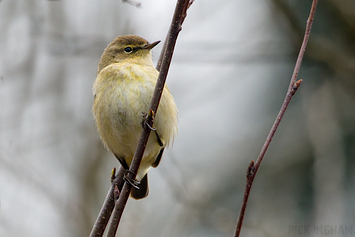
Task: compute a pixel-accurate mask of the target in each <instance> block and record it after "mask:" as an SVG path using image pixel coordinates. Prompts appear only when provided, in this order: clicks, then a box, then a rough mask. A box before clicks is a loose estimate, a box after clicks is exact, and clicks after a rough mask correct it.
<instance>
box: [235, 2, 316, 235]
mask: <svg viewBox="0 0 355 237" xmlns="http://www.w3.org/2000/svg"><path fill="white" fill-rule="evenodd" d="M317 2H318V0H313V3H312V7H311V11H310V14H309V17H308V20H307V25H306V31H305V34H304V38H303V42H302V45H301V49H300V52H299V54H298V57H297V61H296V65H295V68H294V71H293V74H292V77H291V81H290V85H289V88H288V91H287V94H286V97H285V100H284V102H283V104H282V107H281V109H280V112H279V114H278V115H277V117H276V120H275V122H274V124H273V126H272V127H271V130H270V132H269V135H268V136H267V138H266V141H265V143H264V145H263V147H262V149H261V151H260V154H259V156H258V158H257V160H256V162H255V164H254V161H252V162H251V163H250V165H249V167H248V172H247V183H246V187H245V192H244V198H243V202H242V206H241V209H240V212H239V217H238V221H237V226H236V230H235V234H234V237H239V235H240V231H241V228H242V225H243V219H244V214H245V209H246V206H247V202H248V199H249V194H250V190H251V186H252V184H253V181H254V178H255V175H256V173H257V171H258V169H259V167H260V164H261V162H262V160H263V158H264V156H265V153H266V151H267V149H268V147H269V145H270V142H271V140H272V138H273V137H274V134H275V132H276V130H277V128H278V126H279V124H280V122H281V119H282V117H283V115H284V114H285V111H286V109H287V107H288V104H289V103H290V101H291V99H292V97H293V95H294V94H295V93H296V91H297V89H298V88H299V86H300V84H301V82H302V80H298V81H296V80H297V76H298V72H299V70H300V68H301V63H302V59H303V56H304V53H305V51H306V46H307V43H308V39H309V35H310V32H311V28H312V23H313V19H314V14H315V11H316V6H317Z"/></svg>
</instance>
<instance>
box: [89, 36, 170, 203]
mask: <svg viewBox="0 0 355 237" xmlns="http://www.w3.org/2000/svg"><path fill="white" fill-rule="evenodd" d="M158 43H159V41H157V42H154V43H152V44H149V43H148V41H146V40H145V39H143V38H141V37H139V36H135V35H124V36H119V37H117V38H116V39H115V40H114V41H112V42H111V43H110V44H109V45H108V46H107V48H106V49H105V51H104V52H103V54H102V56H101V59H100V62H99V65H98V70H97V77H96V80H95V82H94V85H93V94H94V98H95V99H94V103H93V107H92V112H93V115H94V118H95V121H96V126H97V129H98V132H99V134H100V137H101V140H102V142H103V144H104V145H105V147H107V148H108V149H109V150H110V151H111V152H112V153H113V154H114V155H115V157H116V158H117V159H118V160H119V162H120V163H121V164H122V166H123V167H124V168H125V169H126V170H128V168H129V165H130V164H131V162H132V159H133V155H134V153H135V151H136V148H137V145H138V140H139V137H140V134H141V132H142V129H143V128H142V121H143V114H144V113H147V112H148V110H149V105H150V101H151V99H152V96H153V91H154V88H155V84H156V81H157V78H158V74H159V73H158V71H157V70H156V69H155V68H154V65H153V62H152V56H151V52H150V50H151V49H152V48H153V47H154V46H156V45H157V44H158ZM154 127H155V128H156V130H155V134H154V133H151V135H150V137H149V140H148V143H147V146H146V149H145V152H144V155H143V158H142V162H141V164H140V168H139V170H138V173H137V177H136V179H137V181H140V182H139V183H138V184H137V186H138V189H137V188H133V189H132V193H131V196H132V197H133V198H135V199H140V198H144V197H146V196H147V195H148V192H149V189H148V177H147V172H148V170H149V168H150V167H151V166H153V167H157V166H158V164H159V162H160V159H161V156H162V154H163V151H164V148H165V146H167V145H168V144H169V142H171V140H172V139H173V137H174V135H175V133H176V132H177V109H176V106H175V103H174V99H173V97H172V95H171V94H170V92H169V89H168V87H167V86H166V85H165V87H164V91H163V94H162V97H161V100H160V104H159V108H158V111H157V113H156V114H155V119H154Z"/></svg>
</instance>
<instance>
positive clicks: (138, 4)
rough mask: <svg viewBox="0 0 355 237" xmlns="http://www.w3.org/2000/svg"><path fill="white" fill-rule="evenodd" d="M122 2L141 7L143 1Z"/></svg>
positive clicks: (124, 0) (129, 0)
mask: <svg viewBox="0 0 355 237" xmlns="http://www.w3.org/2000/svg"><path fill="white" fill-rule="evenodd" d="M122 2H126V3H128V4H130V5H132V6H135V7H141V6H142V3H140V2H136V1H133V0H122Z"/></svg>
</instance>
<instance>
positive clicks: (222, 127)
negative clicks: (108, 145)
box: [0, 0, 355, 237]
mask: <svg viewBox="0 0 355 237" xmlns="http://www.w3.org/2000/svg"><path fill="white" fill-rule="evenodd" d="M136 1H137V2H140V3H141V7H139V8H138V7H135V6H133V5H131V4H127V3H123V2H122V1H120V0H100V1H96V0H86V1H80V0H71V1H68V0H58V1H45V0H17V1H14V0H2V1H0V32H1V33H0V202H1V207H0V236H4V237H14V236H28V237H34V236H52V237H57V236H73V237H76V236H88V235H89V233H90V231H91V228H92V225H93V223H94V221H95V219H96V216H97V214H98V212H99V210H100V207H101V204H102V202H103V200H104V198H105V196H106V193H107V190H108V189H109V186H110V174H111V170H112V168H113V167H119V163H118V162H117V161H116V160H115V158H113V156H112V155H111V154H110V153H109V152H107V151H106V150H105V149H104V147H103V145H102V144H101V142H100V139H99V136H98V134H97V132H96V128H95V124H94V120H93V118H92V115H91V111H90V110H91V105H92V102H93V96H92V93H91V87H92V84H93V81H94V80H95V77H96V66H97V63H98V61H99V58H100V56H101V53H102V52H103V50H104V49H105V47H106V45H107V44H108V43H109V42H111V41H112V40H113V39H114V38H115V37H116V36H118V35H123V34H136V35H139V36H142V37H144V38H146V39H147V40H148V41H150V42H153V41H156V40H164V39H165V36H166V33H167V31H168V27H169V25H170V22H171V18H172V15H173V11H174V7H175V3H176V2H175V1H172V0H171V1H166V0H165V1H162V0H160V1H159V0H136ZM310 6H311V0H304V1H295V0H293V1H291V0H267V1H265V0H256V1H241V0H237V1H236V0H229V1H219V0H210V1H202V0H196V1H195V3H194V4H193V5H192V6H191V8H190V9H189V11H188V16H187V18H186V20H185V23H184V25H183V30H182V31H181V33H180V36H179V38H178V41H177V45H176V48H175V54H174V57H173V61H172V64H171V68H170V71H169V75H168V79H167V83H168V85H169V87H170V91H171V92H172V94H173V95H174V97H175V100H176V104H177V106H178V109H179V113H180V114H179V135H178V136H177V137H176V138H175V142H174V145H173V146H172V147H170V148H169V149H168V150H166V152H165V154H164V157H163V160H162V162H161V164H160V166H159V167H158V168H157V169H151V170H150V172H149V176H150V177H149V178H150V194H149V196H148V197H147V198H146V199H143V200H141V201H135V200H133V199H130V200H129V202H128V205H127V208H126V209H125V212H124V214H123V219H122V221H121V224H120V227H119V230H118V236H131V237H143V236H161V237H165V236H172V237H177V236H179V237H181V236H188V237H200V236H207V237H209V236H221V237H224V236H226V237H227V236H233V233H234V230H235V225H236V220H237V216H238V213H239V209H240V205H241V201H242V198H243V193H244V187H245V173H246V169H247V167H248V164H249V163H250V161H251V160H252V159H254V160H255V159H256V157H257V156H258V154H259V152H260V149H261V147H262V145H263V143H264V141H265V138H266V136H267V134H268V132H269V130H270V128H271V125H272V124H273V122H274V120H275V117H276V115H277V113H278V111H279V109H280V106H281V104H282V102H283V99H284V96H285V94H286V90H287V87H288V84H289V81H290V78H291V74H292V71H293V67H294V64H295V61H296V57H297V54H298V50H299V48H300V45H301V40H302V38H303V33H304V28H305V25H306V20H307V17H308V14H309V11H310ZM161 47H162V44H160V45H158V47H156V48H155V49H154V50H153V59H154V62H156V61H157V59H158V57H159V53H160V50H161ZM299 78H302V79H303V80H304V81H303V83H302V85H301V87H300V89H299V90H298V92H297V93H296V95H295V96H294V98H293V100H292V101H291V103H290V106H289V108H288V110H287V112H286V115H285V117H284V119H283V121H282V122H281V125H280V127H279V129H278V131H277V132H276V135H275V138H274V140H273V141H272V143H271V145H270V148H269V150H268V152H267V153H266V156H265V159H264V161H263V163H262V165H261V168H260V170H259V172H258V174H257V176H256V179H255V182H254V186H253V188H252V192H251V196H250V200H249V203H248V207H247V211H246V216H245V221H244V226H243V228H242V236H253V237H263V236H301V235H302V236H327V237H329V236H354V234H355V225H354V223H355V214H354V213H355V202H354V200H355V172H354V168H355V160H354V158H355V123H354V122H355V2H354V1H353V0H323V1H319V4H318V9H317V12H316V16H315V21H314V25H313V28H312V33H311V37H310V42H309V46H308V48H307V51H306V56H305V58H304V62H303V65H302V68H301V71H300V74H299ZM307 226H310V227H311V229H310V231H309V232H307V229H306V228H307ZM326 226H332V228H333V229H334V228H335V231H333V232H326V231H324V230H325V228H327V227H326ZM314 228H318V229H321V228H323V229H322V230H323V232H319V231H320V230H317V231H316V230H315V229H314ZM341 228H343V230H344V232H341V230H342V229H341ZM322 233H323V234H322Z"/></svg>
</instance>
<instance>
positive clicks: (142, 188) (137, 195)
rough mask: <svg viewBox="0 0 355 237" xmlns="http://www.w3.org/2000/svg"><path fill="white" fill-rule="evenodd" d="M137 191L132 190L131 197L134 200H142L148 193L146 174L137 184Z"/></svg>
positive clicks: (135, 189)
mask: <svg viewBox="0 0 355 237" xmlns="http://www.w3.org/2000/svg"><path fill="white" fill-rule="evenodd" d="M138 187H139V189H137V188H134V187H133V188H132V191H131V196H132V197H133V198H134V199H142V198H145V197H146V196H148V193H149V186H148V174H146V175H145V176H144V177H143V179H142V180H141V181H140V183H139V184H138Z"/></svg>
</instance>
